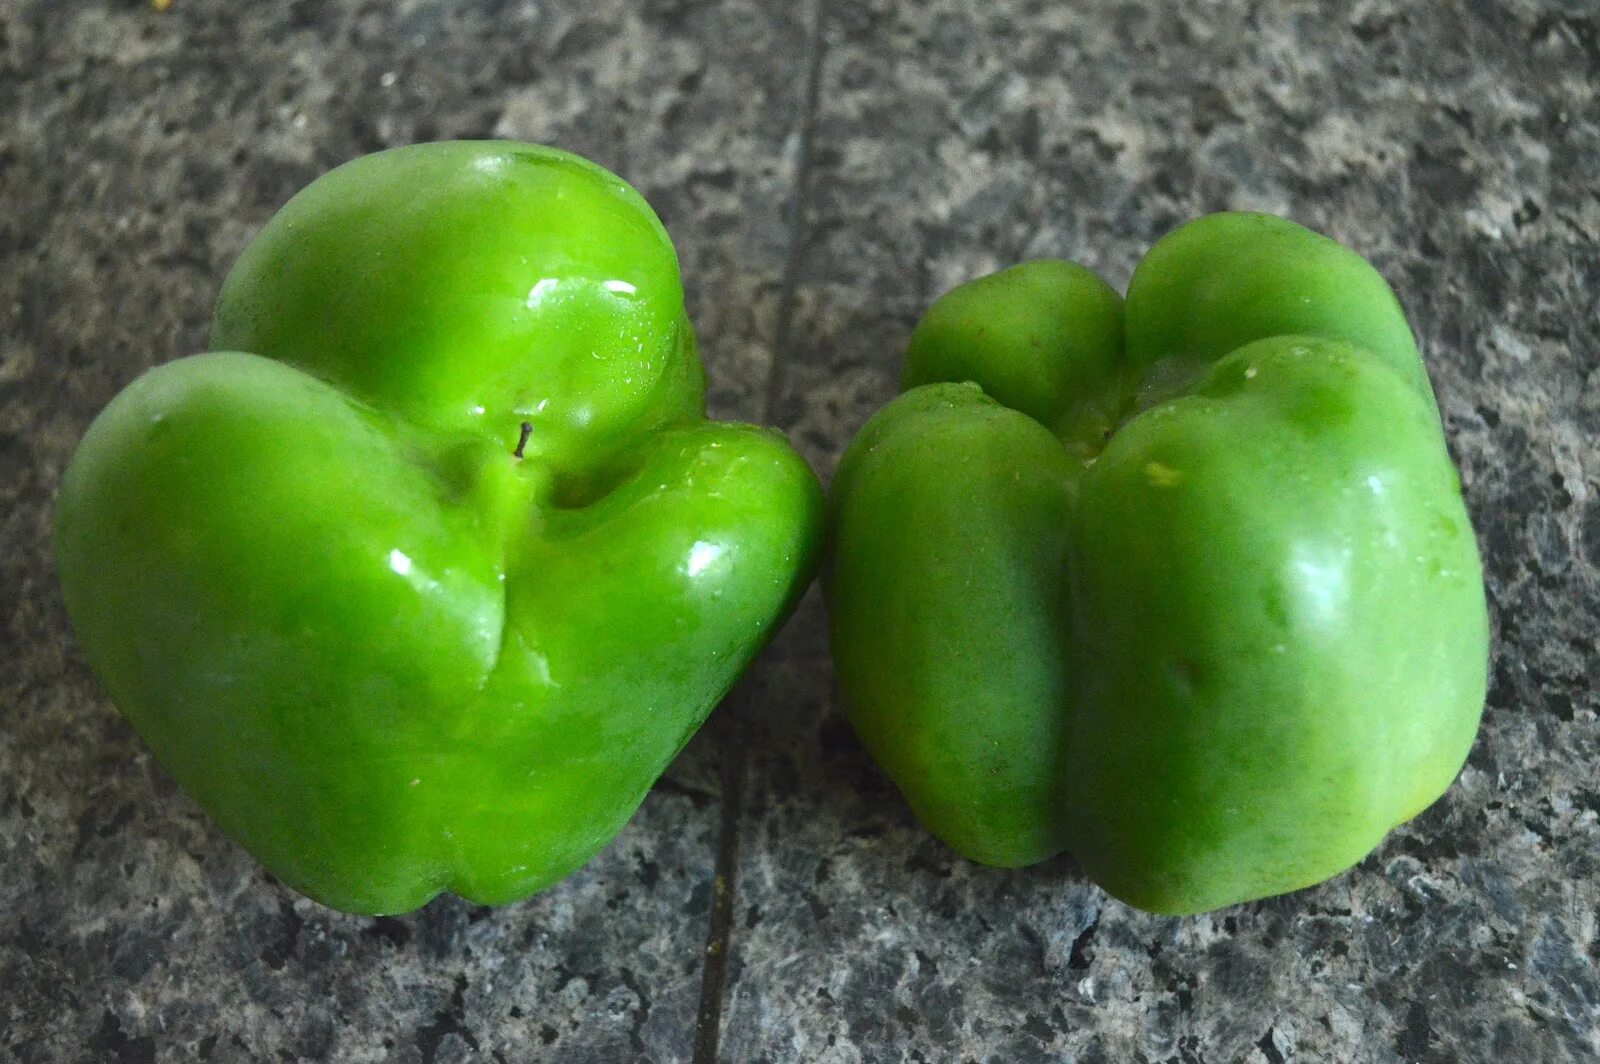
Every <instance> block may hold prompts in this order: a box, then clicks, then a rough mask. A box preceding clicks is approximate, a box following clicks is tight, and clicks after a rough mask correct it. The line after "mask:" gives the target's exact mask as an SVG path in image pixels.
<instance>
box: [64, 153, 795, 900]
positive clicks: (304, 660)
mask: <svg viewBox="0 0 1600 1064" xmlns="http://www.w3.org/2000/svg"><path fill="white" fill-rule="evenodd" d="M211 346H212V347H213V349H214V350H215V351H216V352H218V353H213V354H205V355H199V356H196V357H192V358H184V359H180V360H178V361H176V362H172V363H169V364H167V365H164V366H161V367H159V368H157V369H154V370H152V371H150V372H149V373H147V374H145V375H144V376H142V377H140V378H139V379H138V380H136V381H135V382H134V383H133V384H131V385H130V386H129V387H128V388H127V389H126V390H125V391H124V392H123V393H122V394H121V395H119V396H118V397H117V398H116V399H115V400H114V401H113V402H112V403H111V405H110V406H109V407H108V408H107V409H106V410H105V411H104V412H103V413H102V414H101V415H100V417H99V418H98V419H97V420H96V421H95V422H94V424H93V425H92V426H91V427H90V429H89V431H88V434H87V435H86V437H85V438H84V441H83V443H82V445H81V447H80V448H79V450H78V452H77V454H76V455H75V457H74V458H73V461H72V463H71V466H70V467H69V469H68V470H67V473H66V477H65V481H64V483H63V486H62V492H61V500H60V510H59V518H58V523H57V531H56V554H57V560H58V564H59V569H60V574H61V581H62V586H63V589H64V592H65V597H66V603H67V608H68V611H69V613H70V616H71V619H72V622H73V626H74V628H75V630H76V632H77V634H78V638H79V640H80V642H81V643H82V645H83V648H84V652H85V654H86V656H87V658H88V660H89V662H90V664H91V665H92V666H93V668H94V670H95V672H96V673H97V674H98V675H99V677H100V678H101V680H102V681H103V682H104V683H105V685H106V687H107V689H108V690H109V692H110V693H111V696H112V698H113V700H114V701H115V702H116V704H117V705H118V706H119V707H120V708H121V710H122V711H123V713H124V714H125V715H126V716H127V718H128V719H129V720H130V721H131V722H132V723H133V725H134V727H135V728H136V729H137V730H138V732H139V733H140V734H141V735H142V736H143V737H144V739H145V740H146V741H147V742H148V744H149V745H150V747H151V749H152V750H154V752H155V754H156V756H157V757H158V758H159V759H160V761H161V762H162V763H163V764H164V765H165V766H166V767H167V768H168V769H169V770H170V771H171V772H172V774H173V775H174V776H175V777H176V778H177V780H178V781H179V782H180V783H181V784H183V786H184V787H186V788H187V789H188V790H189V792H190V793H191V794H193V795H194V797H195V798H196V799H197V800H198V801H199V803H200V804H201V806H202V807H203V808H204V809H205V810H206V811H207V812H208V813H210V814H211V816H212V817H214V818H215V819H216V820H217V822H218V823H219V824H221V825H222V827H223V828H224V829H225V830H226V831H228V832H229V833H230V834H231V835H233V836H234V837H235V838H237V839H238V840H239V841H240V842H241V843H243V844H244V846H245V847H246V848H247V849H249V850H250V851H251V852H252V853H254V854H255V855H256V856H257V857H258V858H259V859H260V860H261V861H262V862H263V863H264V864H265V865H266V866H267V867H268V868H269V869H271V870H272V871H273V872H274V873H276V874H277V875H278V876H279V877H281V878H282V879H283V880H284V881H286V882H287V883H289V884H290V885H291V886H294V887H296V888H298V889H299V890H301V891H303V892H305V893H306V894H308V895H310V896H311V897H313V898H316V899H317V900H319V901H322V902H324V903H326V904H328V905H330V906H333V907H336V908H339V909H345V910H350V911H356V912H366V913H392V912H401V911H405V910H409V909H413V908H416V907H417V906H419V905H422V904H423V903H424V902H426V901H428V900H429V899H430V898H432V897H433V896H434V895H435V894H436V893H438V892H440V891H443V890H450V891H454V892H457V893H459V894H462V895H464V896H466V897H467V898H470V899H472V900H474V901H479V902H490V903H492V902H504V901H509V900H512V899H516V898H520V897H523V896H525V895H527V894H529V893H531V892H533V891H535V890H538V889H540V888H542V887H544V886H546V885H547V884H550V883H552V882H554V881H555V880H557V879H559V878H561V877H563V876H565V875H567V874H568V873H569V872H571V871H573V870H574V869H575V868H577V867H578V866H579V865H581V864H583V863H584V862H585V861H587V860H588V859H589V858H590V857H592V856H593V855H594V854H595V853H596V852H597V851H598V850H599V849H600V848H601V847H602V846H604V845H605V844H606V842H607V841H609V840H610V839H611V838H612V837H613V836H614V835H615V834H616V833H617V832H618V831H619V830H620V829H621V827H622V826H623V824H624V823H625V822H626V821H627V819H628V818H629V816H630V815H631V814H632V813H633V811H634V809H635V808H636V807H637V806H638V805H639V803H640V801H641V800H642V799H643V797H644V795H645V793H646V791H647V790H648V789H649V787H650V786H651V784H652V783H653V782H654V781H655V780H656V778H657V777H658V776H659V775H660V773H661V772H662V770H663V769H664V768H665V766H666V765H667V763H668V761H669V760H670V759H671V758H672V757H673V755H674V754H676V753H677V751H678V750H679V749H680V748H681V747H682V746H683V745H684V743H685V742H687V741H688V739H689V737H690V736H691V735H692V734H693V733H694V731H695V729H696V728H697V727H699V725H700V723H701V722H702V721H703V720H704V718H705V716H706V714H707V713H708V712H709V711H710V709H711V708H712V706H713V705H714V704H715V703H716V702H717V701H718V699H719V698H720V697H721V696H722V695H723V693H724V692H726V691H727V689H728V688H729V686H730V685H731V684H732V683H733V682H734V680H735V679H736V678H737V676H738V675H739V673H740V671H741V670H742V669H743V668H744V666H745V664H746V663H747V662H748V661H749V660H750V658H751V657H752V655H754V653H755V652H756V650H757V649H758V648H759V646H760V645H761V644H762V643H763V642H764V641H765V640H766V639H767V638H768V637H769V636H770V635H771V634H772V632H773V630H774V628H775V626H776V625H777V624H778V623H779V622H780V620H781V619H782V617H783V616H784V615H785V613H786V612H787V611H788V610H789V609H790V607H791V606H792V605H793V603H794V602H795V599H796V597H797V596H798V594H799V593H800V591H801V590H802V589H803V588H804V587H805V585H806V584H807V583H808V582H809V580H810V577H811V573H812V569H813V565H814V561H815V559H816V557H817V555H818V553H819V547H820V541H821V516H822V505H823V504H822V496H821V487H820V485H819V484H818V482H817V480H816V478H815V476H814V475H813V474H812V472H811V470H810V469H809V468H808V467H807V466H806V464H805V462H804V461H803V460H802V459H801V458H800V457H799V456H798V455H797V454H796V453H795V452H794V451H793V450H792V449H790V447H789V446H788V444H787V443H786V442H785V441H784V440H783V438H782V437H781V436H780V435H778V434H777V433H774V432H771V431H769V430H765V429H759V428H754V427H751V426H746V425H735V424H723V423H717V422H711V421H707V420H706V417H705V406H704V396H703V381H702V372H701V366H700V360H699V356H698V354H697V352H696V348H695V342H694V336H693V334H692V332H691V331H690V326H689V323H688V321H687V319H686V317H685V314H684V306H683V289H682V285H681V281H680V279H679V275H678V266H677V260H676V257H675V255H674V253H673V249H672V245H671V243H670V242H669V240H668V237H667V234H666V231H665V230H664V229H663V228H662V226H661V223H660V222H659V221H658V220H657V218H656V216H655V215H654V213H652V211H651V210H650V208H649V207H648V205H646V203H645V202H644V200H643V199H642V198H640V196H639V195H638V194H637V193H636V192H635V191H634V190H633V189H631V188H630V187H628V186H627V185H626V184H624V183H623V182H622V181H621V180H620V179H619V178H617V177H616V176H614V175H613V174H611V173H608V172H607V171H605V170H603V169H601V168H600V167H598V166H596V165H594V164H592V163H589V162H587V161H585V160H582V159H580V158H577V157H575V156H572V155H568V154H566V153H563V152H559V151H555V150H551V149H548V148H541V147H534V146H529V145H522V144H512V143H493V142H484V143H445V144H433V145H425V146H419V147H413V148H404V149H399V150H395V151H390V152H384V153H381V154H377V155H372V156H368V157H365V158H362V159H359V160H357V161H355V162H352V163H350V164H348V165H346V166H343V167H340V168H339V169H337V170H334V171H333V172H331V173H330V174H328V175H326V176H324V177H322V178H321V179H319V180H318V181H316V182H315V183H313V184H312V185H311V186H309V187H308V188H307V189H306V190H305V191H303V192H302V193H301V194H300V195H299V196H297V197H295V199H294V200H292V201H291V202H290V203H289V204H288V205H287V206H286V207H285V208H284V209H283V210H282V211H281V212H280V213H279V214H278V215H277V216H276V217H275V218H274V219H273V220H272V221H271V223H270V224H268V226H267V227H266V229H265V230H264V231H263V232H262V233H261V235H260V236H259V238H258V239H256V241H255V242H254V243H253V244H252V245H251V246H250V247H249V249H248V250H247V251H246V252H245V253H244V255H243V257H242V258H241V259H240V261H239V263H238V265H237V266H236V267H235V268H234V270H233V271H232V273H231V274H230V275H229V277H228V279H227V281H226V283H225V285H224V287H223V292H222V296H221V300H220V303H219V306H218V308H217V314H216V322H215V329H214V332H213V335H212V345H211Z"/></svg>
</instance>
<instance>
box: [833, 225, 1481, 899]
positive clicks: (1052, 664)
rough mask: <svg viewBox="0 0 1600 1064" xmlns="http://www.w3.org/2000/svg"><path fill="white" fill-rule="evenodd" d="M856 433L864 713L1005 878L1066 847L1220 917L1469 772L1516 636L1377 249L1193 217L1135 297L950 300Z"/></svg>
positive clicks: (913, 791) (1092, 292) (1062, 290)
mask: <svg viewBox="0 0 1600 1064" xmlns="http://www.w3.org/2000/svg"><path fill="white" fill-rule="evenodd" d="M905 385H906V388H907V389H908V390H907V391H906V392H905V393H904V394H903V395H901V396H900V397H899V398H898V399H896V400H895V401H894V402H892V403H890V404H889V405H888V406H887V407H885V408H884V409H883V410H881V411H880V412H878V413H877V414H876V415H875V416H874V417H873V418H872V419H871V420H870V421H869V422H868V424H867V426H866V427H865V428H864V429H863V430H862V432H861V433H860V435H859V436H858V437H857V438H856V439H855V440H854V442H853V443H852V444H851V446H850V448H849V450H848V452H847V453H846V455H845V457H844V460H843V462H842V464H841V466H840V469H839V473H838V477H837V480H836V482H835V487H834V507H835V519H836V526H835V547H834V550H833V552H832V557H831V561H830V563H829V565H828V571H827V572H826V574H825V579H826V584H827V591H828V597H829V602H830V610H831V626H832V642H833V652H834V658H835V662H836V665H837V668H838V673H839V681H840V684H841V686H842V689H843V691H844V693H845V695H846V701H847V703H848V707H849V715H850V719H851V720H852V722H853V723H854V725H855V728H856V730H857V731H858V733H859V734H860V736H861V738H862V740H863V741H864V743H865V744H866V746H867V748H868V749H869V750H870V752H871V753H872V754H873V756H874V757H875V758H876V759H877V760H878V761H879V763H880V764H881V765H882V766H883V767H884V769H885V770H886V771H887V772H888V774H889V775H890V776H891V777H892V778H893V779H894V781H895V782H896V783H897V784H898V785H899V787H900V788H901V790H902V791H903V792H904V793H905V795H906V797H907V799H908V800H909V802H910V804H911V807H912V809H913V810H914V811H915V812H916V813H917V814H918V816H920V817H921V819H922V820H923V821H924V822H925V823H926V824H927V825H928V827H929V828H930V829H931V830H933V831H934V832H935V833H936V834H938V835H939V836H940V837H942V838H943V839H944V840H946V841H947V842H948V843H949V844H950V845H951V846H952V847H954V848H955V849H956V850H958V851H960V852H961V853H963V854H965V855H967V856H968V857H971V858H972V859H974V860H977V861H981V862H984V863H988V864H994V865H1024V864H1029V863H1031V862H1035V861H1039V860H1041V859H1043V858H1045V857H1048V856H1050V855H1051V854H1054V853H1056V852H1058V851H1060V850H1062V849H1063V848H1065V849H1069V850H1071V851H1072V852H1073V853H1074V854H1075V855H1076V857H1077V858H1078V860H1079V861H1080V862H1081V863H1082V865H1083V867H1084V869H1085V870H1086V871H1087V873H1088V875H1089V876H1090V877H1091V878H1092V879H1094V880H1095V881H1096V882H1098V883H1100V884H1101V885H1102V886H1104V887H1105V888H1106V889H1107V890H1108V891H1110V892H1111V893H1112V894H1114V895H1116V896H1118V897H1120V898H1122V899H1125V900H1126V901H1128V902H1131V903H1132V904H1134V905H1137V906H1139V907H1142V908H1145V909H1150V910H1154V911H1157V912H1163V913H1191V912H1197V911H1202V910H1207V909H1213V908H1216V907H1219V906H1224V905H1228V904H1230V903H1233V902H1239V901H1244V900H1247V899H1251V898H1258V897H1263V896H1266V895H1271V894H1277V893H1280V892H1284V891H1289V890H1294V889H1296V888H1299V887H1304V886H1307V885H1309V884H1313V883H1316V882H1319V881H1321V880H1323V879H1325V878H1327V877H1329V876H1331V875H1334V874H1335V873H1337V872H1339V871H1341V870H1343V869H1345V868H1347V867H1349V866H1350V865H1352V864H1353V863H1355V862H1356V861H1358V860H1360V859H1361V857H1362V856H1363V855H1365V854H1366V853H1368V852H1369V851H1370V850H1372V848H1373V847H1374V846H1375V845H1376V844H1377V843H1378V842H1379V840H1380V839H1381V838H1382V837H1383V836H1384V834H1385V833H1386V832H1388V831H1389V830H1390V829H1391V828H1393V827H1394V826H1395V825H1397V824H1399V823H1401V822H1403V821H1405V820H1407V819H1409V818H1411V817H1414V816H1416V815H1417V814H1418V813H1419V812H1421V811H1422V810H1423V809H1424V808H1425V807H1427V806H1428V805H1429V804H1430V803H1431V802H1433V801H1434V800H1435V799H1436V798H1438V797H1439V795H1440V794H1441V793H1443V792H1444V790H1445V789H1446V788H1447V787H1448V786H1449V784H1450V782H1451V780H1452V779H1453V778H1454V777H1455V775H1456V773H1457V771H1458V770H1459V769H1460V767H1461V765H1462V763H1463V761H1464V759H1465V758H1466V755H1467V750H1468V748H1469V747H1470V745H1471V743H1472V740H1473V736H1474V734H1475V733H1476V730H1477V725H1478V719H1479V715H1480V712H1481V709H1482V705H1483V698H1484V690H1485V682H1486V672H1487V654H1488V627H1487V614H1486V608H1485V601H1484V590H1483V579H1482V572H1481V567H1480V563H1479V559H1478V554H1477V548H1476V545H1475V542H1474V538H1473V534H1472V528H1471V525H1470V524H1469V522H1468V517H1467V513H1466V510H1465V508H1464V506H1463V504H1462V498H1461V488H1460V482H1459V479H1458V478H1457V476H1456V472H1455V469H1454V468H1453V466H1452V464H1451V461H1450V457H1449V455H1448V453H1447V452H1446V449H1445V443H1444V438H1443V433H1442V431H1441V425H1440V421H1439V416H1438V413H1437V410H1436V407H1435V405H1434V399H1433V394H1432V391H1431V389H1430V387H1429V383H1428V379H1427V376H1426V373H1425V372H1424V370H1423V366H1422V363H1421V360H1420V359H1419V357H1418V354H1417V349H1416V346H1415V343H1414V341H1413V339H1412V336H1411V332H1410V329H1409V328H1408V326H1407V324H1406V320H1405V318H1404V316H1403V314H1402V312H1401V309H1400V306H1399V304H1398V302H1397V301H1396V299H1395V297H1394V295H1393V293H1392V292H1391V291H1390V289H1389V287H1388V285H1387V284H1385V283H1384V281H1383V279H1382V278H1381V277H1380V276H1379V275H1378V273H1377V272H1376V271H1375V270H1374V269H1373V268H1372V267H1371V266H1369V265H1368V264H1367V263H1366V262H1365V261H1364V260H1363V259H1361V258H1360V257H1359V256H1358V255H1356V254H1355V253H1353V252H1351V251H1349V250H1347V249H1345V248H1343V247H1341V246H1340V245H1338V244H1336V243H1335V242H1333V241H1331V240H1329V239H1327V238H1325V237H1322V236H1320V235H1318V234H1316V233H1313V232H1311V231H1310V230H1307V229H1304V228H1302V227H1300V226H1298V225H1295V224H1293V223H1291V222H1288V221H1284V220H1282V219H1279V218H1273V217H1267V216H1263V215H1256V214H1218V215H1212V216H1210V217H1206V218H1202V219H1200V220H1198V221H1196V222H1193V223H1191V224H1189V225H1186V226H1184V227H1182V228H1181V229H1179V230H1177V231H1176V232H1174V233H1172V234H1171V235H1169V236H1167V237H1166V238H1165V239H1163V240H1162V241H1160V242H1159V243H1158V244H1157V245H1156V246H1155V247H1154V248H1153V249H1152V250H1151V251H1150V252H1149V254H1148V255H1147V256H1146V257H1145V259H1144V261H1143V262H1142V263H1141V264H1140V266H1139V267H1138V269H1137V271H1136V272H1135V274H1134V276H1133V280H1132V282H1131V283H1130V285H1129V288H1128V294H1127V298H1126V300H1123V299H1120V298H1119V297H1118V296H1117V294H1116V293H1115V292H1114V291H1113V290H1112V289H1111V288H1109V287H1108V286H1107V285H1106V284H1105V283H1104V282H1102V281H1101V280H1100V279H1099V278H1097V277H1096V276H1094V275H1093V274H1092V273H1090V272H1089V271H1088V270H1085V269H1083V268H1082V267H1079V266H1076V265H1073V264H1071V263H1066V262H1059V261H1039V262H1030V263H1026V264H1024V265H1021V266H1017V267H1014V268H1012V269H1008V270H1004V271H1001V272H1000V273H997V274H994V275H991V276H988V277H984V278H982V279H979V280H977V281H973V282H971V283H969V284H966V285H964V286H962V287H960V288H957V289H956V290H954V291H952V292H950V293H949V294H947V295H946V296H944V297H943V298H942V299H940V300H939V301H938V302H936V303H935V304H934V305H933V307H932V308H931V309H930V310H929V311H928V313H927V315H926V316H925V317H924V319H923V320H922V322H921V323H920V324H919V325H918V327H917V329H916V331H915V333H914V335H913V337H912V341H911V346H910V351H909V354H908V357H907V362H906V369H905Z"/></svg>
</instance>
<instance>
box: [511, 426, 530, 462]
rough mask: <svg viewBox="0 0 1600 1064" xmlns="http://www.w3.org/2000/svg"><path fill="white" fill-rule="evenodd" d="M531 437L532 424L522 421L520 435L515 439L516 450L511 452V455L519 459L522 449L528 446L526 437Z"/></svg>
mask: <svg viewBox="0 0 1600 1064" xmlns="http://www.w3.org/2000/svg"><path fill="white" fill-rule="evenodd" d="M532 435H533V422H531V421H524V422H523V423H522V435H521V436H519V437H517V449H516V450H514V451H512V452H511V453H512V454H513V455H515V456H516V457H518V458H521V457H522V449H523V448H524V447H526V446H528V437H529V436H532Z"/></svg>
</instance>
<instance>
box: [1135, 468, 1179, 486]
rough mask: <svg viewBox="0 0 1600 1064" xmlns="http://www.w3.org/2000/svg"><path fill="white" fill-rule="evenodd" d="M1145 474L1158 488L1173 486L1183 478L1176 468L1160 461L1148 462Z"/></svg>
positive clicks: (1152, 484)
mask: <svg viewBox="0 0 1600 1064" xmlns="http://www.w3.org/2000/svg"><path fill="white" fill-rule="evenodd" d="M1144 475H1145V476H1146V477H1147V478H1148V479H1149V481H1150V484H1151V486H1152V487H1157V488H1170V487H1173V486H1175V485H1176V484H1177V483H1178V481H1180V480H1182V479H1183V478H1182V477H1181V476H1179V475H1178V471H1177V470H1176V469H1173V468H1172V467H1171V466H1169V465H1162V464H1161V463H1160V462H1146V463H1145V465H1144Z"/></svg>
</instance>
